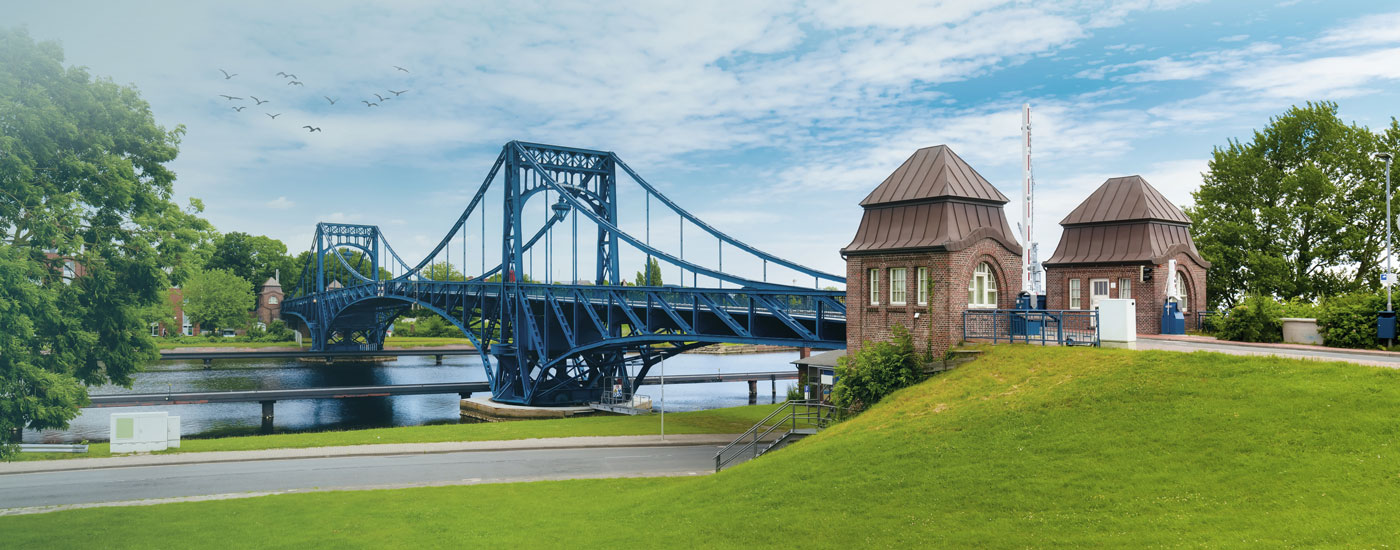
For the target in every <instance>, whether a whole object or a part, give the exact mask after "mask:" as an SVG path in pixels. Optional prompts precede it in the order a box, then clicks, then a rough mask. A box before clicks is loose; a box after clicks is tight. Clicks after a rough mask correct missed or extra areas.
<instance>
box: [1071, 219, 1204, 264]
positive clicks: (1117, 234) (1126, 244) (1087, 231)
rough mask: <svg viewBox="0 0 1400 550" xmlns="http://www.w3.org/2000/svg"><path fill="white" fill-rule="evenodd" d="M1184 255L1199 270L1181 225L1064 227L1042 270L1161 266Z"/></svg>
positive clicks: (1193, 245) (1197, 258)
mask: <svg viewBox="0 0 1400 550" xmlns="http://www.w3.org/2000/svg"><path fill="white" fill-rule="evenodd" d="M1181 252H1185V253H1186V255H1187V256H1188V257H1190V258H1191V259H1192V260H1193V261H1195V262H1196V263H1197V264H1200V266H1201V267H1210V262H1207V261H1206V260H1205V258H1202V257H1201V253H1200V251H1198V250H1196V243H1194V242H1192V240H1191V232H1190V230H1189V229H1188V228H1187V226H1185V225H1181V224H1177V223H1163V222H1159V221H1139V222H1130V223H1110V224H1088V225H1071V226H1066V227H1065V230H1064V232H1063V233H1061V234H1060V244H1059V245H1057V246H1055V253H1054V254H1053V255H1052V256H1050V259H1049V260H1046V261H1045V266H1046V267H1055V266H1059V265H1071V264H1154V265H1156V264H1164V263H1166V262H1167V260H1169V259H1171V257H1172V256H1175V255H1177V254H1178V253H1181Z"/></svg>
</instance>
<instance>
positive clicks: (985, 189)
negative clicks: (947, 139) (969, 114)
mask: <svg viewBox="0 0 1400 550" xmlns="http://www.w3.org/2000/svg"><path fill="white" fill-rule="evenodd" d="M940 197H958V198H964V199H971V200H982V201H991V202H996V203H998V204H1006V202H1007V201H1008V199H1007V198H1006V195H1002V194H1001V191H997V188H996V187H995V186H993V185H992V184H991V183H989V182H988V181H987V179H986V178H984V177H982V174H978V173H977V171H976V170H973V169H972V167H971V166H969V165H968V164H967V162H966V161H964V160H963V159H962V158H961V157H959V156H958V155H957V153H954V152H953V150H952V149H950V148H949V147H948V146H947V145H935V146H933V147H925V148H923V149H919V150H918V151H915V152H914V154H913V155H910V156H909V158H908V159H906V160H905V161H904V164H901V165H899V168H898V169H896V170H895V171H894V173H893V174H890V176H889V177H887V178H885V181H884V182H882V183H880V185H879V186H878V187H876V188H875V190H874V191H871V192H870V194H869V195H867V196H866V197H865V200H862V201H860V205H861V206H865V207H871V206H878V205H887V204H898V203H905V202H917V201H923V200H929V199H935V198H940Z"/></svg>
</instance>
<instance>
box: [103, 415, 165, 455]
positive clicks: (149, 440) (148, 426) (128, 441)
mask: <svg viewBox="0 0 1400 550" xmlns="http://www.w3.org/2000/svg"><path fill="white" fill-rule="evenodd" d="M176 422H177V423H178V422H179V420H178V417H177V420H176ZM110 425H111V432H110V440H111V442H112V447H111V449H112V452H113V453H148V452H151V451H164V450H165V449H166V448H167V447H169V446H170V415H169V414H167V413H163V412H144V413H116V414H113V415H112V418H111V422H110ZM177 425H178V424H177ZM177 429H178V428H177Z"/></svg>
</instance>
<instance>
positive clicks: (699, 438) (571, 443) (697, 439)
mask: <svg viewBox="0 0 1400 550" xmlns="http://www.w3.org/2000/svg"><path fill="white" fill-rule="evenodd" d="M736 437H739V436H738V434H680V435H676V434H672V435H668V436H666V437H665V439H662V438H661V437H660V436H659V435H615V436H585V437H549V438H537V439H509V440H500V441H443V442H437V443H384V444H379V445H347V446H340V447H307V448H302V449H263V450H257V451H210V452H187V453H169V454H138V455H127V456H114V457H107V458H66V459H60V460H34V461H27V462H0V479H3V476H4V475H6V474H22V473H34V472H53V471H68V470H90V469H95V468H128V467H133V466H163V465H173V464H195V463H210V462H248V461H256V460H282V459H289V458H328V457H337V456H383V455H403V454H430V453H452V452H467V451H506V450H526V449H579V448H589V447H664V446H678V445H685V446H688V445H727V444H729V442H731V441H734V438H736ZM0 496H3V495H0ZM4 507H5V506H4V501H3V499H0V508H4Z"/></svg>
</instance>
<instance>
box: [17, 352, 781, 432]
mask: <svg viewBox="0 0 1400 550" xmlns="http://www.w3.org/2000/svg"><path fill="white" fill-rule="evenodd" d="M795 359H797V353H796V352H784V353H763V354H748V355H700V354H686V355H681V356H678V357H674V358H672V359H669V360H667V361H666V374H668V375H671V374H702V373H712V372H721V373H727V372H762V371H780V370H788V369H791V368H792V365H791V364H790V362H791V361H793V360H795ZM659 373H660V370H659V368H658V369H654V370H653V371H652V374H653V375H655V374H659ZM485 380H486V373H485V372H484V371H483V369H482V368H481V361H480V359H478V358H477V357H474V356H448V357H444V358H443V364H442V365H435V364H434V358H433V357H402V358H399V359H398V360H396V361H391V362H386V363H378V364H364V363H337V364H331V365H324V364H313V363H300V362H297V361H293V360H270V359H259V360H248V361H233V360H215V361H214V368H213V369H212V370H204V367H203V364H202V362H199V361H194V362H174V361H172V362H162V363H159V364H157V365H153V366H151V367H149V368H147V369H146V371H145V372H141V373H139V374H137V375H136V376H135V377H134V382H133V384H132V387H131V388H130V389H127V388H122V387H118V386H102V387H99V388H93V389H92V393H93V394H94V395H99V394H124V393H159V392H163V391H173V392H184V391H233V390H256V389H292V388H311V387H323V386H357V385H374V384H426V383H436V382H480V381H485ZM792 383H793V382H792V381H790V380H787V381H784V380H779V381H778V382H777V384H776V390H777V399H778V400H782V398H783V396H784V395H786V389H787V387H788V385H790V384H792ZM773 389H774V385H773V384H771V383H770V382H768V381H763V382H760V383H759V385H758V402H759V403H772V402H773V397H772V393H773ZM639 393H642V394H647V395H650V396H651V397H652V399H653V402H654V403H656V404H657V405H660V402H661V388H660V387H658V386H643V387H642V389H641V390H639ZM748 402H749V394H748V384H747V383H745V382H723V383H712V384H684V385H668V386H666V410H667V412H675V411H690V410H700V409H711V408H718V407H732V406H738V405H744V404H747V403H748ZM160 410H164V411H167V412H169V413H170V414H172V415H178V416H180V422H181V427H182V430H183V431H184V434H185V436H186V437H190V436H195V437H198V436H206V437H212V436H229V435H250V434H255V433H258V432H259V430H260V428H261V423H262V422H261V413H262V406H261V405H259V404H258V403H215V404H207V405H171V406H167V407H115V408H104V409H84V410H83V412H82V414H80V415H79V416H78V417H77V418H75V419H73V422H72V423H71V424H70V426H69V429H68V430H62V431H59V430H45V431H43V432H37V431H32V430H28V431H25V433H24V441H25V442H26V443H40V442H43V443H64V442H78V441H84V440H87V441H103V440H106V438H107V430H108V418H109V416H110V415H111V414H112V413H115V412H135V411H160ZM459 418H460V416H459V414H458V397H457V396H456V395H455V394H444V395H404V396H394V397H365V398H358V399H305V400H288V401H278V402H277V404H276V421H275V422H274V429H275V430H276V431H278V432H298V431H320V430H344V429H355V428H370V427H387V426H417V425H424V424H444V423H457V422H459Z"/></svg>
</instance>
